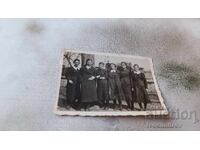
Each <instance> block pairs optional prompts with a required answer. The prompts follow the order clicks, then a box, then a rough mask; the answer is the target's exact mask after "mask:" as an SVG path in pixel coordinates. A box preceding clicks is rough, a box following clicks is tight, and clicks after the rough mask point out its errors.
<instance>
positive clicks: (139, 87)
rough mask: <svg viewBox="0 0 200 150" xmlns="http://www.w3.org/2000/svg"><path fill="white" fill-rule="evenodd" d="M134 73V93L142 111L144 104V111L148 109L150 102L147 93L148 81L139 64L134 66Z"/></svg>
mask: <svg viewBox="0 0 200 150" xmlns="http://www.w3.org/2000/svg"><path fill="white" fill-rule="evenodd" d="M133 68H134V71H133V72H132V73H131V76H132V81H133V87H134V93H135V101H136V102H137V103H138V104H139V106H140V109H141V110H143V106H142V103H143V104H144V110H146V108H147V103H149V102H150V99H149V96H148V93H147V90H146V89H147V88H148V86H147V80H146V78H145V75H144V73H142V72H141V71H140V67H139V65H138V64H135V65H134V66H133Z"/></svg>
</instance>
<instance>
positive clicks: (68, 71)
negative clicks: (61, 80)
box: [65, 68, 70, 80]
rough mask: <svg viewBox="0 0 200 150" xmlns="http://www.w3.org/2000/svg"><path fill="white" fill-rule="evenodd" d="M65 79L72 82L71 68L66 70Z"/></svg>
mask: <svg viewBox="0 0 200 150" xmlns="http://www.w3.org/2000/svg"><path fill="white" fill-rule="evenodd" d="M65 77H66V79H67V80H70V69H69V68H66V70H65Z"/></svg>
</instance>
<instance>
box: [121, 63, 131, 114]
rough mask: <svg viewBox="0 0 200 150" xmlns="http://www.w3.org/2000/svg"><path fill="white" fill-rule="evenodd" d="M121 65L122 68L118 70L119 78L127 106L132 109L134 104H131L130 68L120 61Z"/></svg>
mask: <svg viewBox="0 0 200 150" xmlns="http://www.w3.org/2000/svg"><path fill="white" fill-rule="evenodd" d="M121 67H122V68H121V70H120V80H121V84H122V89H123V92H124V96H125V100H126V103H127V105H128V108H129V109H131V110H133V109H134V106H133V100H132V92H131V80H130V77H131V76H130V69H129V68H128V66H127V64H126V62H121Z"/></svg>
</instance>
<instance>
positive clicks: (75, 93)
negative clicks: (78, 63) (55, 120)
mask: <svg viewBox="0 0 200 150" xmlns="http://www.w3.org/2000/svg"><path fill="white" fill-rule="evenodd" d="M65 76H66V78H67V86H66V90H67V91H66V92H67V93H66V96H67V101H68V102H69V103H71V102H73V101H74V100H76V99H80V70H79V69H77V70H76V69H75V68H73V67H69V68H67V69H66V73H65ZM69 80H71V81H73V83H70V82H69Z"/></svg>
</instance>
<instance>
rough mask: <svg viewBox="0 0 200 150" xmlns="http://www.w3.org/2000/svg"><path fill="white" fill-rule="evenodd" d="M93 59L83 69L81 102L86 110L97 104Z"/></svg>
mask: <svg viewBox="0 0 200 150" xmlns="http://www.w3.org/2000/svg"><path fill="white" fill-rule="evenodd" d="M92 65H93V62H92V60H91V59H87V61H86V65H85V66H84V67H82V68H81V102H82V105H83V107H84V109H85V110H87V109H88V108H89V107H91V106H92V105H93V104H94V103H95V102H97V91H96V71H95V68H94V67H93V66H92Z"/></svg>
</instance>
